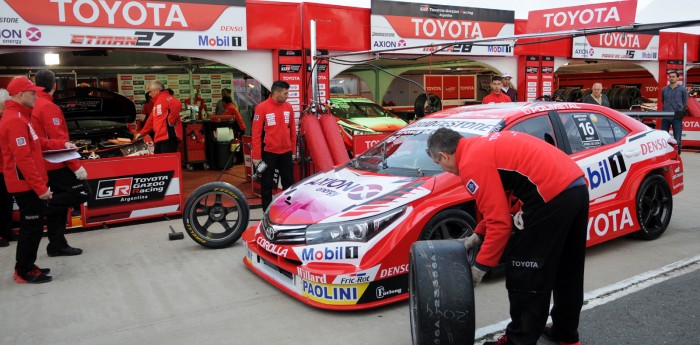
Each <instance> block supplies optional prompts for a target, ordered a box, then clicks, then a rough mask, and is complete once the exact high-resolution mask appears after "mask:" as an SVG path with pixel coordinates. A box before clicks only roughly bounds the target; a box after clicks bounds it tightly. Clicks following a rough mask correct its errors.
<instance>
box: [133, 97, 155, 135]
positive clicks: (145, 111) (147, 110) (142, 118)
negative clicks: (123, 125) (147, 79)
mask: <svg viewBox="0 0 700 345" xmlns="http://www.w3.org/2000/svg"><path fill="white" fill-rule="evenodd" d="M144 97H146V103H144V104H143V108H142V109H141V114H139V115H137V116H136V120H138V121H139V122H140V127H143V124H144V123H146V120H148V115H151V111H153V98H151V94H150V92H148V91H146V94H145V95H144Z"/></svg>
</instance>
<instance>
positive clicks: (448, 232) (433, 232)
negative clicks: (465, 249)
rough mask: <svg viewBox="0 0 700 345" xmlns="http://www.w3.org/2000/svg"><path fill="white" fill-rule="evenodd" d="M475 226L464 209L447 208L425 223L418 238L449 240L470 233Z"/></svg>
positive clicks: (472, 219) (474, 222) (420, 239)
mask: <svg viewBox="0 0 700 345" xmlns="http://www.w3.org/2000/svg"><path fill="white" fill-rule="evenodd" d="M474 228H476V221H475V220H474V218H473V217H472V216H471V215H470V214H469V213H467V212H466V211H463V210H460V209H457V208H448V209H446V210H443V211H441V212H439V213H438V214H436V215H435V216H433V218H432V219H430V221H429V222H428V224H426V225H425V227H424V228H423V231H422V232H421V234H420V237H419V238H418V240H419V241H423V240H449V239H457V238H464V237H467V236H469V235H471V234H472V233H473V232H474Z"/></svg>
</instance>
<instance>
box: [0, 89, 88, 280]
mask: <svg viewBox="0 0 700 345" xmlns="http://www.w3.org/2000/svg"><path fill="white" fill-rule="evenodd" d="M41 90H43V88H41V87H37V86H35V85H34V84H32V82H31V81H30V80H29V79H27V78H26V77H16V78H14V79H12V81H10V84H9V85H8V86H7V91H8V92H9V94H10V97H11V99H10V100H8V101H6V102H5V110H4V111H3V113H2V118H1V119H0V151H2V152H1V153H2V163H3V173H4V178H5V184H6V185H7V191H8V192H10V193H12V194H13V195H14V197H15V199H16V200H17V205H18V206H19V217H20V220H19V224H20V225H19V228H20V229H19V238H18V240H17V255H16V260H17V262H16V264H15V273H14V279H15V280H16V281H17V282H18V283H45V282H49V281H51V279H52V278H51V276H49V275H48V273H49V271H50V270H49V269H47V268H44V269H41V268H39V267H38V266H36V264H35V262H36V256H37V250H38V249H39V243H40V242H41V235H42V232H43V230H44V221H43V211H44V210H45V209H46V204H47V201H48V200H50V199H51V196H52V192H51V189H50V188H49V187H48V183H49V179H48V176H47V174H46V168H45V167H44V157H43V155H42V149H63V148H75V147H76V146H75V145H73V144H71V143H69V142H64V141H63V140H46V139H43V138H40V137H39V136H37V134H36V132H35V131H34V128H33V127H32V125H31V113H32V109H31V108H32V107H33V106H34V102H35V100H36V92H37V91H41ZM42 146H43V147H42Z"/></svg>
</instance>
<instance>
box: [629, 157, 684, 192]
mask: <svg viewBox="0 0 700 345" xmlns="http://www.w3.org/2000/svg"><path fill="white" fill-rule="evenodd" d="M679 158H680V157H679ZM682 167H683V163H682V162H681V161H680V159H679V160H665V161H663V162H659V163H655V164H651V165H648V166H645V167H644V168H643V169H639V170H636V171H635V173H634V175H632V176H630V177H629V182H628V183H626V184H625V186H624V187H623V188H622V189H621V190H620V194H619V195H618V198H620V199H634V198H635V197H636V195H637V191H638V190H639V186H640V185H641V184H642V181H643V180H644V178H646V177H647V176H649V175H653V174H656V175H661V176H663V177H664V178H665V179H666V181H667V182H668V185H669V186H673V185H674V183H673V175H674V170H675V169H676V168H680V170H681V172H682V171H683V168H682ZM680 179H681V181H682V179H683V177H682V176H681V177H680ZM682 190H683V188H682V187H680V188H679V189H677V190H675V191H674V190H673V188H672V191H673V194H674V195H675V194H678V193H679V192H680V191H682Z"/></svg>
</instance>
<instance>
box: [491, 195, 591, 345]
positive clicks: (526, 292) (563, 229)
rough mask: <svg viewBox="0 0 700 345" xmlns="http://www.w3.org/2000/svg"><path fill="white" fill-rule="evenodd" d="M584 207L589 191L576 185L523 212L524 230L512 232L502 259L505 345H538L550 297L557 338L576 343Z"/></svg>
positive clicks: (584, 219)
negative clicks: (505, 293)
mask: <svg viewBox="0 0 700 345" xmlns="http://www.w3.org/2000/svg"><path fill="white" fill-rule="evenodd" d="M525 206H527V205H525ZM588 207H589V201H588V189H587V187H586V186H578V187H573V188H570V189H568V190H565V191H563V192H562V193H560V194H559V195H558V196H556V197H555V198H554V199H552V200H550V201H549V202H548V203H546V204H543V205H542V206H539V207H532V208H531V209H527V208H526V209H527V210H526V211H525V212H524V213H523V223H524V225H525V229H524V230H516V231H515V233H514V234H513V235H512V236H511V239H510V241H509V244H508V249H507V253H506V254H505V255H504V261H505V264H506V289H508V299H509V301H510V317H511V320H512V321H511V322H510V323H509V324H508V326H507V328H506V335H507V337H508V342H509V343H510V344H518V345H535V344H537V339H539V337H540V335H541V334H542V330H543V329H544V326H545V324H546V322H547V316H548V314H549V310H548V309H549V301H550V298H551V296H552V293H553V294H554V305H553V307H552V312H551V313H552V320H553V327H554V330H555V332H556V336H557V337H558V338H559V339H561V340H562V341H565V342H572V343H573V342H576V341H578V340H579V337H578V324H579V317H580V313H581V308H582V306H583V273H584V262H585V250H586V227H587V224H588ZM487 236H488V235H487Z"/></svg>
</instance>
